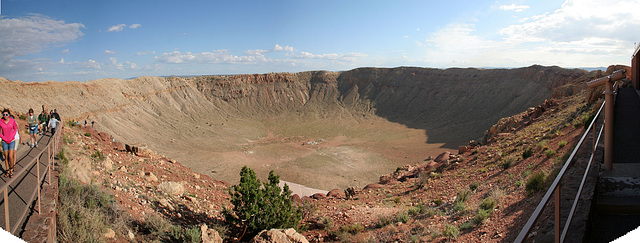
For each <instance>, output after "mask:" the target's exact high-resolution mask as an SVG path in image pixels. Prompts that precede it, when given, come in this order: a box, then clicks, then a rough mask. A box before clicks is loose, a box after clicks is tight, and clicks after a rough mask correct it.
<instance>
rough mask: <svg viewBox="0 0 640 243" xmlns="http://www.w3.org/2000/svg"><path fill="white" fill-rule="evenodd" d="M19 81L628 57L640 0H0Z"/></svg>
mask: <svg viewBox="0 0 640 243" xmlns="http://www.w3.org/2000/svg"><path fill="white" fill-rule="evenodd" d="M0 1H1V2H0V6H1V9H0V10H1V13H0V14H1V15H0V77H4V78H8V79H10V80H21V81H44V80H57V81H66V80H78V81H84V80H93V79H99V78H131V77H138V76H168V75H207V74H252V73H268V72H299V71H309V70H330V71H342V70H349V69H353V68H357V67H397V66H418V67H435V68H449V67H507V68H509V67H523V66H530V65H533V64H540V65H557V66H561V67H568V68H571V67H606V66H608V65H611V64H625V65H629V63H630V59H631V54H632V52H633V50H634V49H635V47H636V44H635V43H636V42H639V41H640V32H638V30H640V14H637V13H638V12H639V11H640V1H638V0H635V1H624V0H608V1H599V0H566V1H561V0H540V1H526V0H513V1H495V0H494V1H482V0H474V1H460V0H450V1H410V0H406V1H375V0H369V1H344V0H343V1H332V0H327V1H320V0H317V1H311V0H297V1H256V0H254V1H245V0H237V1H232V0H227V1H211V0H209V1H199V0H184V1H176V0H174V1H162V0H155V1H151V0H149V1H147V0H128V1H119V0H113V1H97V0H96V1H93V0H92V1H86V0H83V1H75V0H64V1H62V0H0Z"/></svg>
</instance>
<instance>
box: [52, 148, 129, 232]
mask: <svg viewBox="0 0 640 243" xmlns="http://www.w3.org/2000/svg"><path fill="white" fill-rule="evenodd" d="M58 158H62V160H66V156H65V155H64V152H60V153H58ZM61 169H62V172H61V173H60V175H59V177H58V185H59V195H58V200H59V203H60V205H59V207H58V221H57V224H58V240H59V241H60V242H101V241H103V236H102V234H103V233H104V232H106V231H107V230H108V229H112V230H114V231H116V232H119V231H120V232H122V231H124V230H125V229H126V224H127V221H128V220H129V219H128V218H126V216H124V215H126V214H122V213H121V212H120V210H118V208H117V206H116V202H115V199H114V197H113V196H112V195H111V194H108V193H106V192H104V191H102V190H101V189H100V188H99V187H98V186H96V185H84V184H82V183H80V182H79V181H77V180H75V179H73V178H72V177H71V174H70V172H69V169H68V168H66V163H64V164H63V166H62V168H61Z"/></svg>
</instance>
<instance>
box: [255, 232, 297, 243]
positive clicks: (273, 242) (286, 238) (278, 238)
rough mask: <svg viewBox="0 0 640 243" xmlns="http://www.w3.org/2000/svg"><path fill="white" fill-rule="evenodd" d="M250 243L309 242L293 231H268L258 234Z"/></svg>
mask: <svg viewBox="0 0 640 243" xmlns="http://www.w3.org/2000/svg"><path fill="white" fill-rule="evenodd" d="M250 242H252V243H308V242H309V241H308V240H307V239H306V238H304V236H303V235H301V234H299V233H298V232H296V230H295V229H292V228H289V229H270V230H268V231H267V230H263V231H260V233H258V235H256V236H255V237H254V238H253V239H251V241H250Z"/></svg>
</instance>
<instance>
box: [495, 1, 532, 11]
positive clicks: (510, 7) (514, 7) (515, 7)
mask: <svg viewBox="0 0 640 243" xmlns="http://www.w3.org/2000/svg"><path fill="white" fill-rule="evenodd" d="M499 8H500V10H506V11H511V10H513V11H516V12H522V11H524V10H526V9H528V8H529V6H527V5H516V4H514V3H512V4H511V5H501V6H500V7H499Z"/></svg>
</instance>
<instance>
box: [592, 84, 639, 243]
mask: <svg viewBox="0 0 640 243" xmlns="http://www.w3.org/2000/svg"><path fill="white" fill-rule="evenodd" d="M614 107H615V108H614V121H613V124H614V125H613V129H614V132H613V169H612V170H610V171H607V170H601V173H600V176H599V180H598V185H597V195H596V197H597V198H596V207H595V210H592V213H593V217H591V220H590V221H591V225H592V227H591V228H592V230H590V231H588V232H590V234H589V233H588V234H589V235H586V236H585V239H586V240H588V241H589V242H611V241H613V240H615V239H617V238H618V237H621V236H623V235H625V234H626V233H628V232H630V231H633V230H635V229H636V228H638V227H639V226H640V90H636V89H634V88H632V87H629V88H620V89H619V90H618V92H617V97H616V102H615V105H614Z"/></svg>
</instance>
